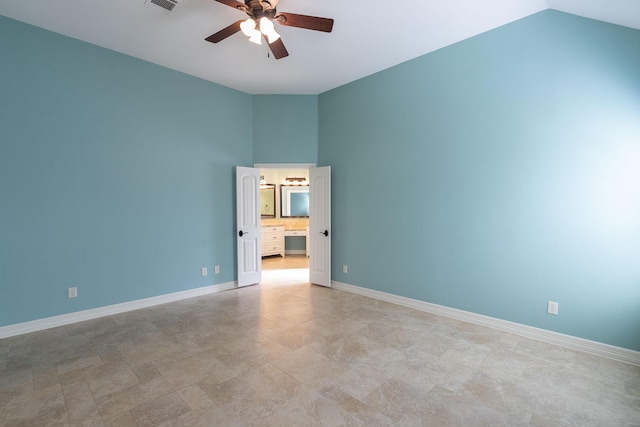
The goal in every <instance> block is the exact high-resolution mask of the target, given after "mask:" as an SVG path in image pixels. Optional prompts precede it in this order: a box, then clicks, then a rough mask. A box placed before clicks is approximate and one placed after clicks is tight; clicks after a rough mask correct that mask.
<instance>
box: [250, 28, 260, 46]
mask: <svg viewBox="0 0 640 427" xmlns="http://www.w3.org/2000/svg"><path fill="white" fill-rule="evenodd" d="M249 41H250V42H251V43H255V44H262V34H260V31H258V30H253V34H252V35H251V37H249Z"/></svg>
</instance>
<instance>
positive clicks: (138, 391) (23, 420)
mask: <svg viewBox="0 0 640 427" xmlns="http://www.w3.org/2000/svg"><path fill="white" fill-rule="evenodd" d="M263 275H264V282H263V284H262V285H259V286H252V287H249V288H243V289H237V290H231V291H225V292H221V293H218V294H214V295H210V296H205V297H200V298H194V299H190V300H185V301H180V302H175V303H171V304H166V305H162V306H157V307H153V308H148V309H144V310H138V311H134V312H129V313H124V314H119V315H114V316H110V317H105V318H101V319H96V320H92V321H87V322H83V323H78V324H74V325H69V326H65V327H59V328H55V329H50V330H47V331H42V332H37V333H32V334H28V335H22V336H17V337H12V338H6V339H3V340H0V425H1V426H38V427H39V426H157V425H160V426H207V427H208V426H278V427H282V426H332V427H334V426H616V427H617V426H638V425H640V367H636V366H631V365H626V364H623V363H618V362H614V361H611V360H608V359H603V358H599V357H596V356H592V355H589V354H584V353H579V352H575V351H570V350H567V349H564V348H561V347H555V346H552V345H548V344H544V343H541V342H537V341H533V340H529V339H525V338H521V337H518V336H515V335H510V334H507V333H503V332H498V331H494V330H491V329H487V328H483V327H479V326H474V325H471V324H466V323H463V322H458V321H455V320H451V319H447V318H442V317H438V316H434V315H430V314H426V313H422V312H419V311H415V310H412V309H408V308H404V307H400V306H395V305H392V304H389V303H384V302H381V301H376V300H372V299H369V298H365V297H362V296H358V295H353V294H349V293H346V292H342V291H338V290H334V289H326V288H322V287H318V286H312V285H309V284H307V283H305V277H306V276H305V270H303V269H292V270H268V269H265V271H264V273H263Z"/></svg>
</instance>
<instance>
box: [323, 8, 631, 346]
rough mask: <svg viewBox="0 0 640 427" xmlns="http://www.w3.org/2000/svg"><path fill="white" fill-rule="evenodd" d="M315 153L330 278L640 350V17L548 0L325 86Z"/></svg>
mask: <svg viewBox="0 0 640 427" xmlns="http://www.w3.org/2000/svg"><path fill="white" fill-rule="evenodd" d="M318 160H319V164H328V165H331V166H332V172H333V178H332V181H333V182H334V183H335V185H334V187H333V193H332V194H333V199H332V206H333V224H332V225H333V255H332V262H333V272H332V276H333V279H334V280H337V281H340V282H345V283H349V284H353V285H358V286H363V287H367V288H371V289H375V290H380V291H384V292H389V293H392V294H397V295H402V296H406V297H410V298H415V299H418V300H423V301H428V302H432V303H436V304H441V305H445V306H449V307H454V308H458V309H462V310H468V311H471V312H475V313H480V314H484V315H488V316H492V317H496V318H500V319H506V320H509V321H513V322H518V323H522V324H526V325H530V326H534V327H540V328H544V329H548V330H552V331H557V332H561V333H566V334H570V335H573V336H577V337H582V338H586V339H591V340H595V341H600V342H604V343H609V344H613V345H617V346H621V347H626V348H630V349H634V350H640V31H637V30H631V29H628V28H623V27H618V26H614V25H609V24H605V23H601V22H596V21H591V20H587V19H582V18H579V17H575V16H571V15H567V14H563V13H559V12H553V11H546V12H542V13H539V14H536V15H533V16H531V17H529V18H526V19H523V20H521V21H518V22H515V23H512V24H510V25H507V26H504V27H501V28H499V29H496V30H494V31H491V32H488V33H485V34H482V35H480V36H478V37H474V38H472V39H469V40H466V41H463V42H461V43H458V44H455V45H453V46H450V47H447V48H445V49H442V50H439V51H437V52H434V53H432V54H429V55H426V56H423V57H420V58H417V59H414V60H412V61H409V62H407V63H404V64H401V65H398V66H396V67H393V68H391V69H388V70H386V71H383V72H380V73H377V74H375V75H372V76H370V77H367V78H364V79H362V80H359V81H356V82H353V83H351V84H348V85H345V86H343V87H340V88H338V89H335V90H332V91H329V92H326V93H324V94H321V95H320V97H319V155H318ZM342 264H347V265H348V266H349V273H348V274H343V273H342V272H341V265H342ZM547 300H553V301H557V302H558V303H559V315H558V316H551V315H548V314H546V302H547Z"/></svg>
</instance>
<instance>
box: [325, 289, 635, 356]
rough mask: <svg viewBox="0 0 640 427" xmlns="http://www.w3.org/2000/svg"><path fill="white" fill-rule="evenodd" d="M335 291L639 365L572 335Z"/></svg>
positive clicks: (618, 350)
mask: <svg viewBox="0 0 640 427" xmlns="http://www.w3.org/2000/svg"><path fill="white" fill-rule="evenodd" d="M331 284H332V286H333V287H334V288H335V289H338V290H341V291H346V292H351V293H353V294H358V295H362V296H366V297H370V298H373V299H377V300H381V301H386V302H390V303H393V304H398V305H402V306H404V307H409V308H413V309H416V310H420V311H424V312H427V313H432V314H436V315H439V316H445V317H450V318H452V319H456V320H461V321H463V322H469V323H473V324H476V325H480V326H486V327H489V328H493V329H497V330H500V331H504V332H509V333H512V334H515V335H519V336H522V337H525V338H531V339H535V340H538V341H543V342H546V343H549V344H556V345H559V346H562V347H565V348H569V349H572V350H577V351H582V352H585V353H590V354H594V355H596V356H602V357H606V358H609V359H613V360H617V361H619V362H624V363H629V364H632V365H637V366H640V352H639V351H634V350H629V349H626V348H622V347H616V346H613V345H609V344H604V343H600V342H596V341H591V340H587V339H584V338H578V337H574V336H571V335H565V334H561V333H558V332H552V331H548V330H546V329H539V328H534V327H533V326H527V325H523V324H520V323H514V322H509V321H507V320H502V319H497V318H495V317H489V316H483V315H482V314H476V313H472V312H469V311H464V310H458V309H455V308H450V307H445V306H443V305H438V304H432V303H429V302H425V301H420V300H416V299H411V298H406V297H401V296H398V295H393V294H388V293H386V292H381V291H376V290H373V289H367V288H363V287H360V286H354V285H349V284H346V283H341V282H335V281H333V282H331Z"/></svg>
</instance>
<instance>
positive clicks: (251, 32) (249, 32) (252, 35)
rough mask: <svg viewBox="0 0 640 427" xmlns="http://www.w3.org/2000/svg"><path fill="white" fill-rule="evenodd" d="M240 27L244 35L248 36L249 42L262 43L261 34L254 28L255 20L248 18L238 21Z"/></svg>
mask: <svg viewBox="0 0 640 427" xmlns="http://www.w3.org/2000/svg"><path fill="white" fill-rule="evenodd" d="M240 29H241V30H242V32H243V33H244V35H245V36H247V37H249V41H250V42H251V43H255V44H262V34H261V33H260V31H258V30H256V21H254V20H253V19H251V18H249V19H247V20H246V21H244V22H241V23H240Z"/></svg>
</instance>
